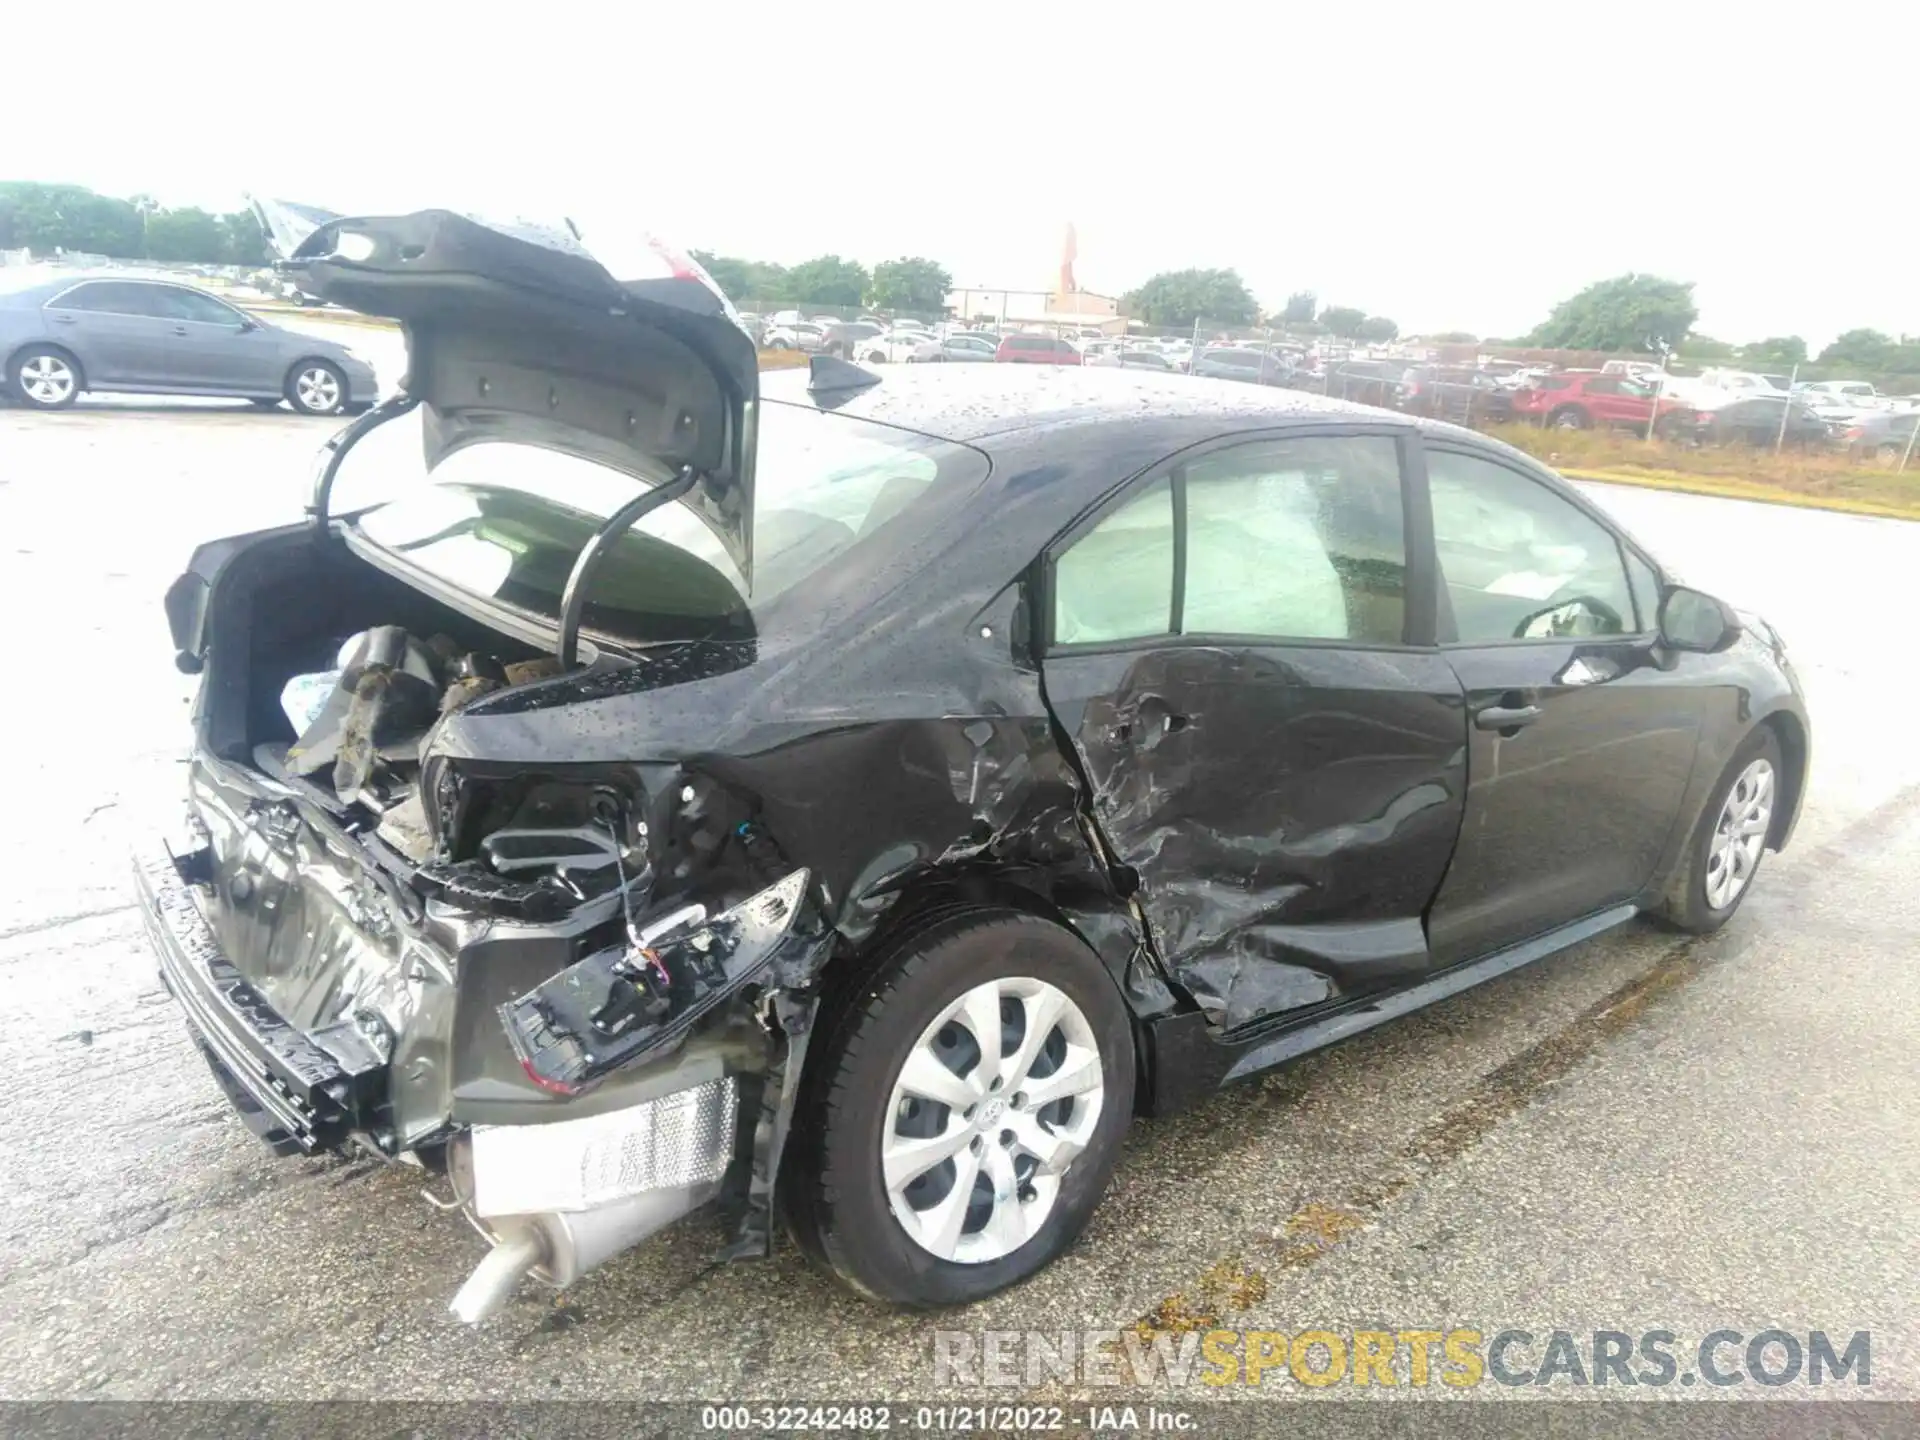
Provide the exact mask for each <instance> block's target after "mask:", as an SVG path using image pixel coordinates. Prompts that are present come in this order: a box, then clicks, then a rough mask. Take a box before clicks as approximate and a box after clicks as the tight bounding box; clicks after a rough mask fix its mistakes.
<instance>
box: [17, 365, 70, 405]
mask: <svg viewBox="0 0 1920 1440" xmlns="http://www.w3.org/2000/svg"><path fill="white" fill-rule="evenodd" d="M19 373H20V388H21V389H22V390H23V391H25V392H26V395H27V398H28V399H29V400H31V401H33V403H34V404H36V405H64V404H65V403H66V402H67V401H68V400H69V399H71V398H72V397H73V387H74V383H75V381H74V374H73V366H71V365H69V364H68V363H67V362H66V361H65V360H62V359H61V358H60V357H59V356H58V355H47V354H40V355H29V356H28V357H27V358H26V359H25V360H24V361H22V362H21V365H20V372H19Z"/></svg>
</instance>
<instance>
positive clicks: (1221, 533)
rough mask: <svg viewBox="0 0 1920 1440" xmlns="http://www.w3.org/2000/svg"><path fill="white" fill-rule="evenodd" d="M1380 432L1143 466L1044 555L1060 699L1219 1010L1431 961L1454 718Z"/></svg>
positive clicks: (1158, 922) (1261, 1011)
mask: <svg viewBox="0 0 1920 1440" xmlns="http://www.w3.org/2000/svg"><path fill="white" fill-rule="evenodd" d="M1407 458H1408V457H1407V453H1406V442H1405V440H1404V439H1403V437H1402V434H1401V432H1400V431H1399V430H1398V429H1397V428H1395V427H1392V426H1391V425H1365V424H1362V425H1349V426H1343V427H1338V428H1328V429H1326V430H1315V431H1304V430H1289V431H1286V432H1283V433H1278V434H1269V435H1258V436H1243V437H1234V438H1230V439H1225V440H1223V441H1221V442H1219V443H1217V444H1214V445H1210V446H1205V447H1201V448H1199V449H1196V450H1193V451H1188V452H1185V453H1184V454H1182V455H1181V456H1178V457H1175V458H1174V459H1173V460H1171V461H1169V462H1168V463H1167V464H1166V465H1164V466H1162V467H1161V468H1159V469H1158V470H1156V471H1153V472H1149V473H1148V474H1146V475H1144V476H1142V477H1140V479H1139V480H1137V481H1136V482H1134V483H1133V484H1132V485H1130V486H1129V487H1128V488H1127V489H1126V491H1125V492H1124V493H1123V494H1121V495H1119V496H1116V497H1114V498H1112V499H1110V500H1109V501H1108V502H1107V503H1106V504H1105V505H1103V506H1102V507H1101V508H1100V509H1099V510H1098V511H1096V512H1095V513H1093V514H1092V515H1090V516H1088V517H1087V518H1085V519H1084V520H1083V521H1082V522H1081V523H1080V524H1079V525H1078V526H1076V527H1075V528H1074V529H1073V530H1072V531H1070V532H1069V533H1068V534H1067V535H1066V536H1064V537H1063V538H1062V540H1061V541H1060V542H1059V543H1058V544H1056V545H1055V546H1054V547H1053V548H1052V550H1051V551H1050V553H1049V556H1048V558H1047V561H1046V563H1045V565H1044V566H1043V570H1044V583H1043V584H1042V586H1041V589H1042V592H1043V595H1042V600H1041V611H1042V625H1043V630H1044V638H1045V643H1046V647H1047V648H1046V658H1045V660H1044V662H1043V666H1042V673H1043V676H1044V681H1045V685H1046V690H1047V697H1048V702H1049V704H1050V705H1051V707H1052V709H1053V712H1054V715H1055V718H1056V719H1057V720H1058V722H1059V723H1060V725H1061V727H1062V729H1063V730H1064V731H1065V732H1066V734H1067V735H1068V736H1069V737H1070V738H1071V740H1072V742H1073V746H1074V749H1075V751H1076V753H1077V755H1078V758H1079V761H1080V764H1081V766H1082V767H1083V769H1084V771H1085V772H1086V776H1087V779H1088V781H1089V783H1090V785H1091V788H1092V795H1093V809H1094V813H1095V817H1096V819H1097V821H1098V823H1099V825H1100V827H1101V829H1102V831H1103V832H1104V835H1105V838H1106V840H1107V843H1108V845H1109V846H1110V848H1111V850H1112V852H1113V858H1114V860H1115V861H1116V862H1117V863H1118V864H1119V865H1121V866H1124V867H1126V868H1127V869H1128V870H1130V871H1131V872H1132V873H1133V875H1134V877H1135V878H1136V880H1137V884H1138V887H1139V895H1140V900H1141V903H1142V906H1143V908H1144V910H1145V913H1146V916H1147V919H1148V923H1149V925H1150V926H1151V929H1152V933H1153V938H1154V941H1155V944H1156V945H1157V947H1158V948H1159V950H1160V953H1161V956H1162V958H1163V959H1164V960H1165V961H1166V962H1167V965H1168V968H1169V969H1170V971H1171V972H1172V974H1173V975H1174V977H1175V979H1177V980H1178V981H1179V982H1180V983H1181V984H1183V985H1184V986H1185V987H1186V988H1187V989H1188V990H1189V991H1190V993H1191V994H1192V995H1193V996H1194V998H1195V999H1196V1000H1197V1001H1198V1002H1199V1003H1200V1005H1201V1006H1202V1008H1203V1009H1204V1010H1205V1011H1206V1012H1207V1014H1208V1017H1209V1018H1210V1019H1211V1020H1212V1021H1213V1022H1214V1023H1216V1024H1219V1025H1221V1026H1223V1027H1225V1028H1227V1029H1231V1030H1237V1029H1241V1028H1244V1027H1246V1026H1249V1025H1252V1024H1255V1023H1257V1022H1259V1021H1261V1020H1264V1019H1267V1018H1269V1017H1272V1016H1274V1015H1277V1014H1281V1013H1284V1012H1288V1011H1292V1010H1297V1009H1299V1008H1301V1007H1303V1006H1308V1005H1313V1004H1316V1003H1318V1002H1321V1001H1325V1000H1329V999H1333V998H1336V997H1338V996H1341V995H1346V994H1351V993H1356V992H1359V991H1365V990H1371V989H1378V988H1382V987H1388V986H1392V985H1394V984H1398V983H1403V982H1405V981H1407V980H1409V979H1411V978H1414V977H1417V976H1418V975H1420V974H1422V973H1424V972H1425V971H1426V970H1427V969H1428V968H1429V965H1430V956H1429V952H1428V949H1427V945H1426V937H1425V932H1424V928H1423V924H1422V914H1423V912H1424V910H1425V908H1426V906H1427V903H1428V902H1429V900H1430V899H1431V898H1432V896H1433V894H1434V892H1435V891H1436V889H1437V888H1438V886H1439V883H1440V878H1441V876H1442V874H1443V873H1444V871H1445V869H1446V865H1447V861H1448V858H1449V856H1450V855H1451V853H1452V850H1453V845H1454V841H1455V839H1456V837H1457V835H1458V832H1459V827H1460V819H1461V812H1462V796H1463V792H1464V781H1465V742H1466V721H1465V715H1464V709H1463V704H1462V697H1461V692H1460V687H1459V682H1458V681H1457V679H1456V678H1455V677H1454V675H1453V673H1452V671H1451V670H1450V669H1449V667H1448V666H1447V665H1446V663H1445V661H1444V660H1443V659H1442V658H1441V657H1440V655H1439V653H1438V652H1437V651H1436V650H1435V649H1434V647H1433V645H1432V643H1431V640H1432V603H1431V597H1432V594H1433V590H1432V566H1431V558H1430V554H1431V552H1430V546H1429V543H1428V541H1427V539H1426V538H1425V537H1426V535H1427V521H1426V517H1425V507H1424V498H1423V494H1424V492H1419V494H1417V495H1413V496H1410V495H1409V491H1408V487H1407V486H1406V485H1404V484H1403V480H1402V476H1403V473H1404V470H1405V463H1404V462H1405V461H1406V459H1407Z"/></svg>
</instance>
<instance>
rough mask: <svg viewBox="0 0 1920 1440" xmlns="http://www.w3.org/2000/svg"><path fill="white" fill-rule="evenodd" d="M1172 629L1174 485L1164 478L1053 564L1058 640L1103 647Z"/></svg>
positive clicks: (1055, 620)
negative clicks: (1107, 644) (1114, 642)
mask: <svg viewBox="0 0 1920 1440" xmlns="http://www.w3.org/2000/svg"><path fill="white" fill-rule="evenodd" d="M1172 629H1173V485H1172V482H1171V481H1170V480H1168V479H1167V478H1165V477H1162V478H1161V479H1159V480H1156V481H1155V482H1154V483H1153V484H1151V485H1149V486H1148V487H1147V488H1146V489H1145V490H1143V491H1141V492H1140V493H1139V494H1138V495H1136V496H1134V497H1133V498H1131V499H1129V500H1128V501H1127V502H1126V503H1125V504H1123V505H1121V506H1120V508H1119V509H1117V510H1115V511H1113V512H1112V513H1111V514H1109V515H1108V516H1107V517H1106V518H1105V519H1103V520H1101V521H1100V523H1099V524H1097V525H1095V526H1094V527H1093V529H1091V530H1089V531H1088V532H1087V533H1086V534H1085V535H1082V536H1081V537H1080V538H1079V539H1078V540H1076V541H1075V542H1074V543H1073V545H1072V547H1071V548H1070V549H1068V550H1067V551H1066V552H1065V553H1064V554H1062V555H1061V556H1060V557H1059V559H1058V560H1056V561H1055V562H1054V570H1053V638H1054V640H1055V641H1056V642H1058V643H1059V644H1062V645H1097V644H1102V643H1105V642H1108V641H1114V640H1138V639H1143V638H1146V637H1148V636H1153V635H1166V634H1168V633H1170V632H1171V631H1172Z"/></svg>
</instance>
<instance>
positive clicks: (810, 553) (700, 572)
mask: <svg viewBox="0 0 1920 1440" xmlns="http://www.w3.org/2000/svg"><path fill="white" fill-rule="evenodd" d="M422 454H423V450H422V446H421V428H420V421H419V419H418V414H417V412H416V413H415V414H414V415H408V416H402V417H400V418H399V419H397V420H394V421H392V422H390V423H389V424H387V425H384V426H382V427H380V428H379V429H378V430H376V431H374V432H373V433H372V434H371V435H369V436H368V437H367V438H366V439H365V440H363V441H362V442H361V443H360V444H359V445H358V446H356V447H355V449H354V450H353V451H352V452H351V454H350V455H349V457H348V460H347V463H346V465H345V466H343V474H342V481H343V485H344V484H346V483H347V482H349V481H350V482H351V484H352V486H353V487H354V489H356V490H358V489H359V488H360V487H362V486H365V485H367V484H369V483H372V484H375V485H377V486H378V487H379V489H380V491H381V492H382V493H383V494H385V495H390V496H393V497H394V498H392V499H390V500H387V501H386V502H385V503H382V504H380V505H378V507H377V508H375V509H372V510H370V511H368V512H366V513H365V514H363V515H362V516H360V517H359V519H358V522H357V523H358V525H359V528H360V531H361V533H362V534H363V535H364V536H365V537H366V538H367V539H369V540H371V541H373V542H374V544H376V545H378V546H380V547H381V548H382V549H385V550H388V551H391V552H393V553H395V554H397V555H400V556H402V557H404V558H405V559H406V560H407V561H408V562H409V563H410V564H413V565H416V566H419V567H420V568H421V569H424V570H426V571H427V572H429V573H430V574H432V575H434V576H436V577H437V578H439V579H441V580H444V581H446V582H448V583H450V584H452V585H454V586H457V587H458V588H460V589H462V590H465V591H468V592H470V593H472V594H475V595H480V596H483V597H486V598H488V599H491V600H495V601H499V602H501V603H503V604H506V605H510V606H512V607H514V608H515V609H517V610H521V611H525V612H527V613H530V614H533V615H535V616H539V617H542V618H545V619H548V620H552V619H554V618H556V617H557V616H558V614H559V611H560V597H561V595H562V593H563V592H564V591H565V589H566V583H567V576H568V575H569V573H570V572H571V571H572V569H573V563H574V560H575V559H576V558H577V557H578V555H579V553H580V551H581V549H582V547H583V546H585V544H586V543H587V541H588V540H589V539H590V538H591V537H592V535H593V533H594V531H595V530H597V529H598V528H599V526H600V525H601V524H602V523H603V522H604V520H605V518H606V517H607V516H608V515H611V514H612V513H613V512H614V511H615V510H616V509H618V508H619V507H620V506H621V505H623V504H625V503H626V502H627V501H628V500H630V499H632V498H633V496H634V495H635V494H636V493H637V491H638V489H639V488H640V483H641V482H638V481H636V480H634V479H633V478H631V477H630V476H627V475H623V474H621V473H619V472H617V471H614V470H610V469H608V468H606V467H605V466H602V465H597V464H595V463H594V462H592V461H590V460H584V459H581V458H578V457H576V456H572V455H567V454H563V453H560V452H558V451H553V450H547V449H542V448H539V447H536V446H531V445H526V444H519V443H509V442H504V441H492V442H485V443H480V444H475V445H469V446H467V447H466V448H464V449H461V450H457V451H455V452H454V453H452V454H451V455H448V456H447V457H446V458H445V459H443V460H442V461H441V462H440V464H439V465H438V466H437V467H435V469H434V470H433V471H432V472H431V473H430V474H429V473H426V472H425V471H424V469H423V461H422V459H421V456H422ZM986 470H987V461H986V458H985V457H984V456H983V455H981V454H980V453H979V452H977V451H975V450H971V449H969V448H967V447H966V446H963V445H957V444H954V443H952V442H950V441H944V440H937V439H934V438H932V437H929V436H925V435H918V434H915V433H913V432H912V431H907V430H899V429H895V428H893V427H891V426H885V425H875V424H872V423H870V422H868V421H864V420H856V419H853V418H851V417H847V416H840V415H835V414H833V413H831V412H829V411H823V410H817V409H815V408H813V407H812V406H810V405H789V404H782V403H778V402H767V403H764V404H763V406H762V411H761V419H760V442H759V458H758V461H757V472H756V503H755V512H754V541H753V546H754V558H753V570H754V585H753V588H752V592H751V594H749V593H748V589H747V586H746V584H745V582H744V580H743V579H742V577H741V575H740V572H739V570H738V569H737V568H736V567H735V566H734V564H733V563H732V561H731V560H730V559H729V558H728V556H727V553H726V551H725V550H724V549H723V548H722V546H721V545H720V542H719V541H718V540H717V539H716V538H715V537H714V535H713V533H712V532H711V531H710V530H708V529H707V527H706V526H705V525H704V524H703V523H701V521H700V520H699V519H698V518H697V517H696V516H695V515H694V513H693V512H692V511H691V510H689V509H687V508H686V507H685V506H682V505H678V504H668V505H665V506H662V507H661V508H660V509H658V510H655V511H653V512H652V513H651V514H648V515H645V516H642V517H641V519H640V520H639V521H638V522H637V523H636V524H635V525H634V526H633V527H632V528H631V529H629V530H628V531H627V532H626V533H625V534H624V535H623V536H621V538H620V539H619V540H618V541H616V542H615V543H614V544H613V546H612V547H611V548H609V550H608V551H607V553H606V555H605V557H604V558H603V560H602V561H601V565H600V569H599V571H598V573H597V574H596V576H595V579H594V584H593V590H592V594H591V595H590V596H589V600H588V604H587V607H586V611H585V616H584V627H585V628H586V629H587V630H589V631H592V632H595V633H597V634H600V635H603V636H606V637H608V638H611V639H613V640H615V641H629V642H638V643H645V642H648V641H659V640H678V639H687V638H695V637H726V636H735V635H740V636H744V635H748V634H753V633H756V632H758V631H760V630H762V629H764V628H765V621H766V618H767V616H768V614H769V612H770V610H771V608H772V607H773V606H774V604H775V603H776V602H777V601H779V600H780V599H781V597H782V596H785V595H787V594H789V592H792V591H794V590H796V589H798V588H801V587H803V586H804V584H805V582H806V581H808V580H809V579H810V578H812V577H814V576H816V575H818V574H820V573H821V572H822V571H823V570H825V569H826V568H827V567H828V566H829V565H833V566H834V567H835V568H836V569H837V568H839V567H840V566H842V565H844V564H846V563H850V562H852V563H857V560H856V557H857V556H859V555H861V554H862V553H864V552H863V547H864V546H865V543H866V542H867V541H868V540H869V539H870V538H871V537H872V536H873V535H875V534H876V532H878V531H879V530H881V529H882V528H883V527H885V526H887V525H888V524H889V523H890V522H892V521H894V520H896V519H898V518H900V517H901V516H902V515H903V513H904V512H907V511H909V510H911V509H912V508H913V507H914V506H915V504H916V502H917V501H919V500H920V499H921V497H922V496H924V495H925V494H926V493H927V492H928V491H929V490H931V489H932V488H933V487H934V486H935V485H936V484H939V485H943V486H952V485H966V486H971V485H972V484H973V483H975V482H977V481H978V480H979V479H980V478H981V477H982V476H983V475H984V474H985V473H986ZM665 478H666V477H665V476H664V475H663V476H661V477H660V479H661V480H664V479H665ZM907 523H911V521H910V519H909V521H908V522H907Z"/></svg>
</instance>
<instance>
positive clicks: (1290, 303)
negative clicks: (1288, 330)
mask: <svg viewBox="0 0 1920 1440" xmlns="http://www.w3.org/2000/svg"><path fill="white" fill-rule="evenodd" d="M1319 304H1320V297H1319V296H1317V295H1315V294H1314V293H1313V291H1311V290H1296V291H1294V292H1293V294H1291V295H1289V296H1287V303H1286V304H1285V305H1283V306H1281V307H1280V315H1279V320H1280V323H1281V324H1282V325H1310V324H1312V323H1313V316H1314V312H1315V310H1316V309H1317V308H1318V307H1319Z"/></svg>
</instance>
